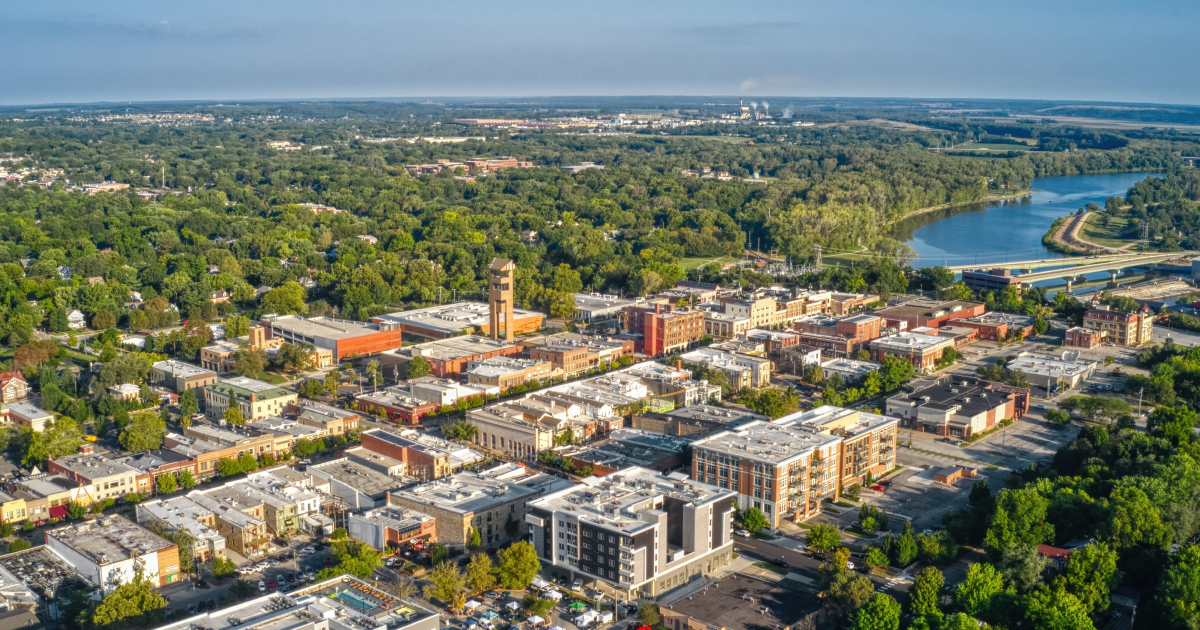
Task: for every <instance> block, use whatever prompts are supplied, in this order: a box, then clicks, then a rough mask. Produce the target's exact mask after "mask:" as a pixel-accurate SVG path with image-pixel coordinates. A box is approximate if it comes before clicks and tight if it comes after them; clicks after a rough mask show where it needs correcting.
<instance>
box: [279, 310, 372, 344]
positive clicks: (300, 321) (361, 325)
mask: <svg viewBox="0 0 1200 630" xmlns="http://www.w3.org/2000/svg"><path fill="white" fill-rule="evenodd" d="M263 321H265V322H269V323H270V324H271V326H273V327H276V328H280V329H282V330H286V331H288V332H290V333H292V334H293V335H297V336H301V337H308V338H311V339H317V338H322V339H335V340H340V339H353V338H355V337H361V336H363V335H370V334H373V333H377V332H379V331H380V330H384V329H383V328H381V327H380V326H379V325H378V324H370V323H367V322H356V321H353V320H349V319H334V318H332V317H311V318H305V317H300V316H299V315H266V316H264V317H263ZM309 343H312V342H311V341H310V342H309Z"/></svg>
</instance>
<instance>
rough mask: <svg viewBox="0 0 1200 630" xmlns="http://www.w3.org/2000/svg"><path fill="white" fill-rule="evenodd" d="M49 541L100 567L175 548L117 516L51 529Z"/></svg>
mask: <svg viewBox="0 0 1200 630" xmlns="http://www.w3.org/2000/svg"><path fill="white" fill-rule="evenodd" d="M51 538H53V539H56V540H58V541H59V542H61V543H62V544H63V545H66V546H67V547H70V548H71V549H73V550H75V551H76V552H77V553H79V554H81V555H83V556H85V557H86V558H88V559H89V560H91V561H92V562H93V563H95V564H97V565H101V566H104V565H109V564H114V563H117V562H121V561H124V560H128V559H130V558H133V557H136V556H143V555H146V554H149V553H154V552H157V551H160V550H162V549H167V548H169V547H172V546H174V545H175V543H173V542H171V541H169V540H167V539H165V538H162V537H161V536H159V535H158V534H155V533H154V532H152V531H150V530H148V529H146V528H145V527H142V526H141V525H138V524H137V523H134V522H133V521H131V520H129V519H127V518H125V517H124V516H117V515H111V516H106V517H104V518H101V519H97V520H94V521H81V522H77V523H73V524H71V525H68V526H66V527H60V528H58V529H52V530H50V531H48V532H46V540H47V542H49V540H50V539H51Z"/></svg>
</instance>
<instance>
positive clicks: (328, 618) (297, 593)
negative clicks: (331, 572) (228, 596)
mask: <svg viewBox="0 0 1200 630" xmlns="http://www.w3.org/2000/svg"><path fill="white" fill-rule="evenodd" d="M437 615H438V613H437V612H435V611H433V610H430V609H429V608H426V607H425V606H422V605H420V604H418V603H416V602H413V601H407V600H401V599H398V598H396V597H394V596H391V595H388V594H387V593H384V592H383V591H380V590H379V589H376V588H375V587H373V586H371V585H370V584H369V583H367V582H365V581H363V580H360V579H358V578H356V577H350V576H345V575H340V576H338V577H335V578H330V579H328V580H325V581H323V582H317V583H315V584H312V585H309V586H302V587H300V588H298V589H296V590H294V591H290V592H288V593H287V594H278V593H272V594H268V595H264V596H262V597H258V598H256V599H251V600H249V601H246V602H243V603H241V604H234V605H231V606H228V607H225V608H222V609H220V610H215V611H209V612H207V613H200V614H198V615H192V616H189V617H187V618H186V619H183V620H180V621H176V622H175V623H172V624H168V625H165V626H161V627H159V628H158V629H157V630H291V629H304V628H313V627H317V628H326V627H327V628H328V630H376V629H384V628H386V629H388V630H408V629H410V628H414V627H416V626H417V625H418V624H421V625H422V626H423V627H424V626H428V625H429V623H428V620H429V619H430V617H436V616H437ZM434 623H435V624H436V621H435V622H434Z"/></svg>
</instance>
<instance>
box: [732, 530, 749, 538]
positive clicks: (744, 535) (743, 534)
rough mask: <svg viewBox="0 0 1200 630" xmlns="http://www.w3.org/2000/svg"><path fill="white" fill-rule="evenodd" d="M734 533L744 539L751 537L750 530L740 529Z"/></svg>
mask: <svg viewBox="0 0 1200 630" xmlns="http://www.w3.org/2000/svg"><path fill="white" fill-rule="evenodd" d="M733 533H735V534H737V535H738V536H741V537H742V538H749V537H750V530H748V529H739V530H737V531H735V532H733Z"/></svg>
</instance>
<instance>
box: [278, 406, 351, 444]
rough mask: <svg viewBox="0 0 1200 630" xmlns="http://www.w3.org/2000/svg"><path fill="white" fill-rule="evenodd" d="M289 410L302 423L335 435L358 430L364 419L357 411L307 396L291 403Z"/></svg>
mask: <svg viewBox="0 0 1200 630" xmlns="http://www.w3.org/2000/svg"><path fill="white" fill-rule="evenodd" d="M287 412H288V414H289V415H292V416H295V418H296V420H297V421H298V422H300V424H303V425H307V426H310V427H313V428H316V429H320V430H322V431H324V432H325V434H326V435H333V436H338V435H345V434H346V433H353V432H355V431H358V427H359V425H360V423H361V421H362V416H360V415H358V413H357V412H355V411H350V410H349V409H339V408H337V407H334V406H332V405H326V404H325V403H321V402H317V401H315V400H309V399H307V398H300V399H297V400H296V401H295V402H293V403H291V404H289V405H288V407H287Z"/></svg>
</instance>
